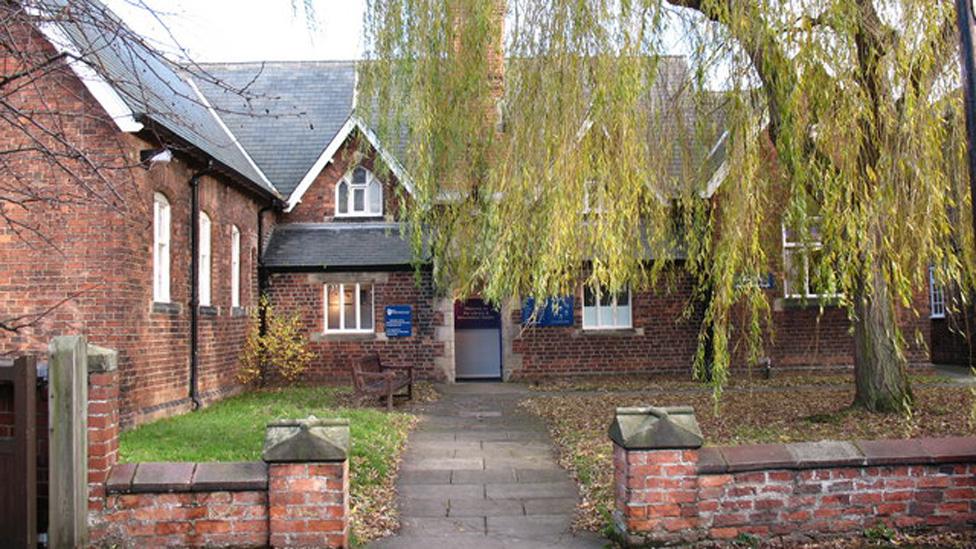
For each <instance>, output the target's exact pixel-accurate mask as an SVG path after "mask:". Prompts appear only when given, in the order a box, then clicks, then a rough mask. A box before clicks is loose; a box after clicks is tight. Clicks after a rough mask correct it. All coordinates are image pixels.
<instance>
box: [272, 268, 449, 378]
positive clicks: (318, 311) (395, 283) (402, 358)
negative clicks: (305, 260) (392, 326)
mask: <svg viewBox="0 0 976 549" xmlns="http://www.w3.org/2000/svg"><path fill="white" fill-rule="evenodd" d="M327 282H331V283H346V284H349V283H356V282H360V283H361V284H372V285H373V291H374V307H373V318H374V320H375V329H374V332H373V333H371V334H334V335H333V334H330V335H325V334H323V330H324V326H325V324H324V323H325V320H324V303H323V301H324V294H323V287H324V284H326V283H327ZM269 294H270V296H271V301H272V303H273V304H274V306H275V308H276V310H277V311H278V312H279V313H282V314H294V313H296V312H297V313H298V314H299V315H300V316H301V318H302V322H303V324H304V325H305V326H306V328H307V334H308V336H309V339H310V340H311V342H310V347H311V349H312V351H313V352H314V353H315V358H314V359H313V362H312V366H311V368H310V370H309V372H308V374H307V375H306V378H307V379H311V380H316V381H335V380H336V378H340V379H345V378H348V376H349V368H350V365H351V364H352V361H353V360H357V359H358V358H360V357H363V356H365V355H367V354H371V353H378V354H379V355H380V360H381V361H383V362H384V363H388V364H409V365H413V366H414V367H416V368H417V369H418V375H420V376H421V377H427V378H434V379H442V378H443V377H444V373H443V372H442V370H441V369H439V368H437V367H435V359H436V358H437V357H440V356H442V355H443V354H444V343H443V342H442V341H438V333H437V329H438V327H441V326H443V325H444V323H445V321H446V319H445V318H444V315H443V313H442V312H440V311H437V310H435V309H434V299H435V296H434V291H433V287H432V283H431V279H430V275H429V273H426V272H425V273H423V275H422V277H421V279H420V281H419V284H418V282H417V280H416V279H415V274H414V272H413V271H398V272H382V273H363V272H360V273H275V274H272V275H271V277H270V290H269ZM386 305H413V335H412V336H410V337H399V338H387V337H386V334H385V329H386V327H385V324H384V318H383V317H384V309H385V307H386Z"/></svg>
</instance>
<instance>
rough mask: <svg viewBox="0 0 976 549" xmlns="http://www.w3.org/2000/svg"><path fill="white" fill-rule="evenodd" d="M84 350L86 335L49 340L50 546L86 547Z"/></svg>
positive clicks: (86, 450) (86, 428)
mask: <svg viewBox="0 0 976 549" xmlns="http://www.w3.org/2000/svg"><path fill="white" fill-rule="evenodd" d="M87 348H88V346H87V344H86V342H85V337H84V336H58V337H56V338H54V340H53V341H51V345H50V353H51V357H50V361H49V363H48V376H49V383H48V425H49V437H50V442H49V445H50V453H49V455H50V457H49V462H50V464H49V467H48V469H49V471H50V472H49V482H48V486H49V492H50V495H49V502H50V515H49V516H50V518H49V524H48V546H49V547H52V548H55V549H61V548H73V547H86V546H87V545H88V350H87Z"/></svg>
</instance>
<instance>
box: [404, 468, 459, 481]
mask: <svg viewBox="0 0 976 549" xmlns="http://www.w3.org/2000/svg"><path fill="white" fill-rule="evenodd" d="M397 482H399V483H400V484H401V485H407V484H450V483H451V471H446V470H430V469H427V470H417V471H400V475H399V477H398V478H397Z"/></svg>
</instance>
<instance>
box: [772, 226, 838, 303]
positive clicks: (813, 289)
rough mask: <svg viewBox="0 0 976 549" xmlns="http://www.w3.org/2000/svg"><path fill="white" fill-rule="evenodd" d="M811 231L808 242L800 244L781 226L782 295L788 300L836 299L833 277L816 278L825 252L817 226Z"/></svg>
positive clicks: (794, 236) (798, 240)
mask: <svg viewBox="0 0 976 549" xmlns="http://www.w3.org/2000/svg"><path fill="white" fill-rule="evenodd" d="M811 232H812V234H811V237H812V238H811V240H810V241H809V242H803V241H801V239H800V238H798V237H797V235H796V234H795V233H794V232H793V231H791V230H789V229H787V228H786V225H783V274H784V277H783V278H784V280H783V291H784V295H785V296H786V297H791V298H821V297H839V296H840V293H838V292H837V281H836V277H834V276H818V275H819V273H821V269H820V266H821V263H822V262H823V261H824V249H823V243H822V242H821V241H820V238H819V231H818V230H817V229H816V227H814V228H812V229H811ZM832 274H833V273H832V272H830V273H828V275H832Z"/></svg>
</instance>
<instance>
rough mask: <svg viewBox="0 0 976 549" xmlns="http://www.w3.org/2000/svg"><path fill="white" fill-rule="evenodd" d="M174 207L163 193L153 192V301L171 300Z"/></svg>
mask: <svg viewBox="0 0 976 549" xmlns="http://www.w3.org/2000/svg"><path fill="white" fill-rule="evenodd" d="M171 233H172V209H171V207H170V204H169V200H168V199H167V198H166V196H165V195H164V194H162V193H158V192H157V193H154V194H153V301H155V302H157V303H169V302H170V235H171Z"/></svg>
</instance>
